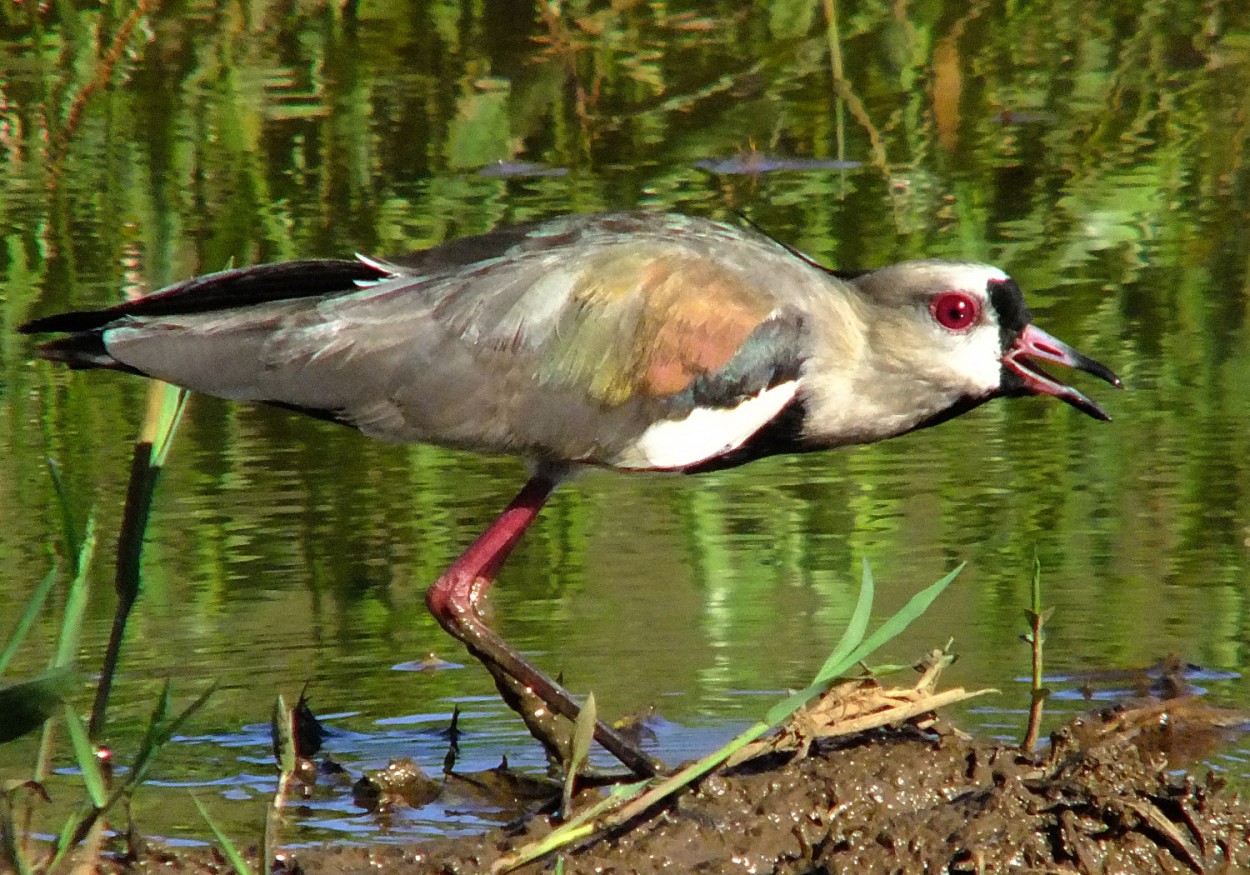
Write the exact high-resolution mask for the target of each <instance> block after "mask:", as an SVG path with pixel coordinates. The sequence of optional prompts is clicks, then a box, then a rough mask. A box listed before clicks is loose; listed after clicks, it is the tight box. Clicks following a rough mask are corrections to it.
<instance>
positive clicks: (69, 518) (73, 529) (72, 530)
mask: <svg viewBox="0 0 1250 875" xmlns="http://www.w3.org/2000/svg"><path fill="white" fill-rule="evenodd" d="M44 461H45V462H46V463H47V465H48V476H49V477H50V478H51V479H52V492H53V493H54V494H55V495H56V505H57V508H58V509H59V510H60V512H61V536H62V537H63V538H64V539H65V552H66V554H67V555H68V556H69V561H70V562H77V561H78V554H79V552H80V551H81V550H82V545H81V544H80V543H79V541H78V526H77V524H75V522H74V511H73V508H71V507H70V500H69V491H68V490H67V489H66V488H65V480H64V478H62V477H61V466H60V465H58V464H57V463H56V462H55V461H54V460H53V459H52V458H51V457H48V458H46V459H45V460H44ZM71 573H72V574H77V573H78V567H77V566H76V565H75V566H73V567H72V568H71Z"/></svg>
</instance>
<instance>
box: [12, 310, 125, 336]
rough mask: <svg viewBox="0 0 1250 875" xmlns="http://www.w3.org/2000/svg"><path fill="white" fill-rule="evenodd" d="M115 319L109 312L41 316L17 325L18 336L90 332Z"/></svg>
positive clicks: (83, 311) (91, 311)
mask: <svg viewBox="0 0 1250 875" xmlns="http://www.w3.org/2000/svg"><path fill="white" fill-rule="evenodd" d="M115 318H116V314H115V313H114V312H113V311H112V310H111V309H110V310H77V311H74V312H70V313H56V314H54V315H52V316H41V317H40V318H38V319H32V320H30V321H29V322H27V323H25V324H24V325H19V326H18V327H17V331H18V333H19V334H54V333H56V334H67V333H74V332H79V331H91V330H93V329H96V328H100V327H102V326H104V325H105V324H107V323H108V322H111V321H112V320H113V319H115Z"/></svg>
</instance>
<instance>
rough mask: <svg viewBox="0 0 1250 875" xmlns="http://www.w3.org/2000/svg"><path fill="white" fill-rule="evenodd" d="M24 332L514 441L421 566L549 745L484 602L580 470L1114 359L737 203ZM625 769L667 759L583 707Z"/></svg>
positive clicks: (82, 353) (1017, 296)
mask: <svg viewBox="0 0 1250 875" xmlns="http://www.w3.org/2000/svg"><path fill="white" fill-rule="evenodd" d="M19 330H20V331H22V332H24V333H26V334H49V333H55V334H59V335H60V336H59V337H56V338H54V339H51V340H48V341H45V342H44V343H43V344H42V345H41V346H40V347H39V349H38V354H39V355H40V356H42V357H43V358H46V359H50V360H53V361H57V362H62V363H64V364H66V365H68V366H69V367H71V368H79V369H92V368H102V369H109V370H115V371H124V372H128V373H131V374H138V375H141V376H144V377H150V378H154V379H159V380H163V381H166V382H168V383H172V384H175V385H178V386H182V387H185V388H186V389H189V390H191V391H193V392H200V393H204V394H208V395H214V396H218V397H221V398H226V399H232V400H237V401H246V402H260V403H264V404H269V405H274V406H277V407H280V408H286V409H288V410H294V411H298V412H300V413H304V414H308V415H311V416H314V417H317V418H320V419H324V420H330V421H332V422H336V423H341V424H343V425H346V426H350V427H352V428H355V429H357V430H359V431H361V432H363V433H364V434H365V435H368V436H370V437H373V438H378V439H381V440H383V441H389V442H398V443H408V442H419V443H430V444H438V445H442V446H445V447H451V448H455V449H461V450H470V451H474V452H478V453H484V454H492V455H508V456H515V457H519V458H521V459H522V460H524V461H525V462H526V463H527V465H528V469H529V477H528V479H527V480H526V481H525V483H524V485H523V486H522V487H521V489H520V491H519V492H518V493H517V495H516V497H515V498H514V499H513V500H512V501H511V503H510V504H508V506H507V507H506V508H504V510H503V511H502V512H501V513H500V515H499V516H498V517H497V518H496V520H495V521H494V522H493V523H491V524H490V525H489V526H488V527H487V528H486V530H485V531H484V532H483V533H482V534H481V536H480V537H479V538H478V539H477V540H476V541H474V542H473V543H472V544H471V545H470V546H469V547H468V548H466V549H465V551H464V552H463V553H462V554H461V555H460V557H459V558H457V559H456V560H455V561H454V562H453V563H452V564H451V566H450V567H448V568H447V570H446V571H444V572H443V574H442V575H441V576H440V577H439V578H438V579H437V580H436V581H435V582H434V583H433V584H432V585H431V586H430V588H429V590H428V592H427V595H426V603H427V606H428V607H429V609H430V611H431V612H432V614H433V615H434V617H435V618H436V619H437V621H438V623H439V624H440V625H441V626H442V627H443V628H444V629H445V630H446V631H447V632H449V633H450V634H451V635H452V636H454V637H455V638H457V639H459V640H460V641H461V642H462V643H463V644H464V645H465V646H466V648H467V649H468V650H469V652H470V653H471V654H472V655H473V656H475V657H476V658H477V659H478V660H479V661H480V662H481V663H482V664H483V665H484V666H485V667H486V668H487V669H488V670H489V671H490V673H491V674H492V675H493V676H494V679H495V682H496V686H497V687H498V688H499V690H500V692H501V694H502V695H503V697H504V698H505V700H506V701H507V702H508V704H509V705H510V706H511V707H512V708H513V709H515V710H516V711H517V712H518V713H519V714H520V715H521V716H522V718H523V719H524V720H525V722H526V724H527V726H528V728H529V729H530V731H531V733H532V734H533V735H534V736H535V737H536V738H538V740H539V741H540V742H542V743H543V745H544V746H545V747H546V749H547V750H548V752H549V753H551V754H552V755H553V756H559V755H561V754H562V753H563V752H564V751H566V750H567V744H568V741H567V739H568V726H569V725H570V724H569V723H568V721H573V720H575V719H576V718H577V715H578V712H579V705H578V701H577V699H576V698H575V697H574V696H573V695H572V694H571V693H569V692H568V691H567V690H566V689H565V688H564V687H563V685H562V684H560V683H558V682H557V681H556V680H553V679H552V678H551V677H550V676H548V675H547V674H546V673H544V672H543V671H542V670H541V669H539V668H538V667H536V666H534V665H533V664H531V663H530V662H529V661H528V660H526V659H525V658H524V657H523V656H522V655H521V654H520V653H519V652H518V651H517V650H516V649H515V648H513V647H512V646H511V645H509V644H508V643H507V642H506V641H504V640H503V639H502V638H501V637H500V636H499V635H498V634H497V633H496V632H495V631H494V630H493V629H491V628H490V626H489V625H488V624H487V623H486V621H485V620H484V618H483V616H482V614H481V610H480V606H481V604H482V600H483V598H484V597H485V595H486V593H487V591H488V590H489V588H490V586H491V584H492V583H493V581H494V580H495V577H496V576H497V574H498V572H499V570H500V568H501V566H502V565H503V564H504V561H505V560H506V559H507V557H508V555H509V554H510V553H511V551H512V550H513V548H514V547H515V546H516V544H517V542H518V541H519V540H520V539H521V537H522V536H523V535H524V534H525V531H526V530H527V529H528V528H529V527H530V525H531V524H532V523H533V522H534V520H535V518H536V517H537V516H538V515H539V513H540V511H541V510H542V508H543V506H544V505H545V504H546V502H547V500H548V498H549V497H550V495H551V494H552V492H553V491H554V490H555V489H556V488H557V487H558V486H559V485H560V484H561V483H563V482H565V481H567V480H568V479H570V478H571V477H572V476H573V475H575V474H576V473H577V472H578V471H579V470H583V469H586V468H606V469H615V470H618V471H623V472H657V471H658V472H680V473H687V474H698V473H702V472H707V471H715V470H719V469H723V468H730V467H735V466H738V465H742V464H746V463H749V462H751V461H754V460H756V459H760V458H764V457H768V456H774V455H778V454H797V453H808V452H813V451H819V450H828V449H833V448H836V447H842V446H846V445H851V444H866V443H872V442H874V441H879V440H883V439H887V438H891V437H895V436H898V435H902V434H906V433H908V432H912V431H916V430H918V429H923V428H928V427H930V426H934V425H937V424H939V423H941V422H944V421H946V420H949V419H951V418H953V417H955V416H959V415H961V414H963V413H966V412H968V411H970V410H972V409H974V408H976V407H978V406H980V405H981V404H984V403H985V402H988V401H990V400H992V399H995V398H999V397H1017V396H1026V395H1043V396H1052V397H1054V398H1057V399H1059V400H1061V401H1064V402H1066V403H1067V404H1069V405H1071V406H1072V407H1074V408H1076V409H1077V410H1080V411H1082V412H1083V413H1085V414H1087V415H1089V416H1091V417H1094V418H1095V419H1099V420H1108V419H1109V418H1110V417H1109V416H1108V415H1107V413H1106V412H1105V411H1104V410H1103V409H1102V408H1101V407H1099V406H1098V405H1097V404H1095V403H1094V402H1093V401H1091V400H1090V399H1089V398H1088V397H1087V396H1086V395H1084V394H1083V393H1082V392H1080V391H1079V390H1077V389H1075V388H1073V387H1071V386H1069V385H1066V384H1065V383H1063V382H1061V381H1059V380H1057V379H1056V378H1054V377H1053V376H1051V375H1050V374H1049V373H1047V371H1045V370H1043V368H1042V366H1041V364H1040V363H1043V362H1046V363H1053V364H1059V365H1065V366H1068V367H1071V368H1074V369H1078V370H1081V371H1085V372H1087V373H1089V374H1091V375H1093V376H1094V377H1097V378H1099V379H1102V380H1104V381H1106V382H1107V383H1110V384H1111V385H1113V386H1116V387H1119V386H1121V382H1120V380H1119V378H1118V377H1117V376H1116V375H1115V374H1114V373H1113V372H1112V371H1111V370H1110V369H1109V368H1108V367H1106V366H1105V365H1103V364H1101V363H1099V362H1098V361H1096V360H1094V359H1093V358H1090V357H1089V356H1086V355H1084V354H1083V353H1080V352H1078V351H1077V350H1075V349H1074V348H1072V347H1070V346H1068V345H1067V344H1065V343H1063V342H1062V341H1060V340H1058V339H1056V338H1055V337H1053V336H1052V335H1050V334H1048V333H1047V332H1045V331H1043V330H1042V329H1041V328H1039V327H1037V326H1036V325H1035V324H1033V319H1032V315H1031V314H1030V312H1029V309H1028V307H1027V305H1026V303H1025V300H1024V297H1023V294H1022V292H1021V290H1020V287H1019V285H1018V284H1017V283H1016V282H1015V281H1014V280H1013V279H1011V278H1010V277H1009V276H1008V275H1007V274H1006V273H1005V272H1003V271H1002V270H1000V269H999V268H996V267H992V266H990V265H986V264H979V263H974V262H965V261H950V260H939V259H923V260H914V261H904V262H901V263H897V264H892V265H885V266H882V267H878V268H875V269H868V270H836V269H832V268H828V267H826V266H824V265H822V264H821V263H819V262H818V261H816V260H815V259H813V258H811V257H809V256H807V255H806V254H804V253H803V252H802V251H800V250H798V249H797V248H795V247H793V246H790V245H787V244H784V243H781V242H779V241H777V240H776V239H774V238H773V237H771V236H769V235H768V234H766V233H764V232H763V231H761V230H759V229H757V228H756V227H754V226H753V225H751V224H749V223H727V222H720V221H714V220H711V219H706V218H700V217H695V216H689V215H682V214H677V213H662V212H653V211H625V212H614V213H599V214H581V215H570V216H561V217H556V218H551V219H546V220H540V221H536V222H529V223H525V224H518V225H512V226H505V227H500V228H497V229H495V230H492V231H489V232H487V233H484V234H478V235H474V236H468V237H463V238H459V239H453V240H450V241H448V242H445V243H442V244H440V245H436V246H433V247H432V248H429V249H425V250H422V251H419V252H416V253H413V254H410V255H406V256H401V257H396V258H389V259H382V258H373V257H369V256H364V255H357V256H356V257H355V258H351V259H306V260H298V261H290V262H280V263H272V264H261V265H256V266H251V267H242V268H235V269H230V270H225V271H221V272H218V273H211V274H207V275H203V276H198V277H195V278H192V279H188V280H186V281H184V282H181V283H178V284H175V285H173V286H170V287H168V288H166V289H163V290H161V291H158V292H155V293H153V294H150V295H147V296H145V297H140V298H137V299H134V300H130V301H127V302H125V303H121V304H117V305H115V306H110V307H106V308H103V309H95V310H85V311H72V312H67V313H60V314H57V315H52V316H46V317H43V318H37V319H34V320H33V321H30V322H28V323H26V324H25V325H23V326H21V328H20V329H19ZM594 735H595V738H596V740H597V741H598V742H599V743H600V744H601V745H602V746H603V747H604V748H606V749H607V750H608V751H609V752H610V753H611V754H612V755H614V756H615V757H616V758H617V759H618V760H620V761H621V762H622V763H623V764H624V765H625V766H626V767H627V768H628V769H629V770H630V771H631V772H633V773H635V774H637V775H640V776H649V775H654V774H656V773H658V772H660V771H661V770H662V769H663V768H664V766H663V764H662V763H661V762H660V761H659V760H657V759H655V758H654V757H652V756H651V755H649V754H648V753H646V752H644V751H642V750H641V749H640V748H639V747H638V746H637V745H635V744H634V743H633V742H631V741H629V740H628V739H626V738H625V737H623V736H622V734H621V733H619V732H618V731H617V730H615V729H614V728H613V727H612V726H610V725H608V724H607V723H606V722H603V721H600V722H598V723H597V725H596V727H595V733H594Z"/></svg>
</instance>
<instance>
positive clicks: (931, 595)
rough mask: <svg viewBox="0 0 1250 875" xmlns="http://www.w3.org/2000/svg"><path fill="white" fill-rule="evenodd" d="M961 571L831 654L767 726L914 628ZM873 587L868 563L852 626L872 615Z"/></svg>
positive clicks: (773, 712) (769, 717)
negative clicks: (861, 638)
mask: <svg viewBox="0 0 1250 875" xmlns="http://www.w3.org/2000/svg"><path fill="white" fill-rule="evenodd" d="M962 570H963V565H962V564H961V565H960V566H959V567H958V568H956V569H955V570H954V571H952V572H951V573H950V574H948V575H946V576H945V577H943V578H942V579H941V580H939V581H938V582H937V583H933V584H930V585H929V586H927V587H925V588H924V589H922V590H921V591H920V592H918V593H916V594H915V595H914V596H912V597H911V599H910V600H909V601H908V602H907V604H905V605H903V607H902V608H900V609H899V611H898V612H897V613H896V614H894V615H893V616H892V617H890V618H889V619H887V620H886V621H885V622H884V623H882V624H881V625H880V626H879V627H877V630H876V631H875V632H873V633H872V635H870V636H868V637H867V638H865V639H863V640H861V641H859V642H858V643H857V644H856V645H855V646H854V647H852V648H850V649H849V650H847V651H843V652H842V653H837V652H835V653H833V654H830V657H829V658H828V659H826V660H825V664H824V665H823V666H821V668H820V672H819V673H818V674H817V675H816V677H817V680H816V681H815V682H814V683H812V684H811V685H809V686H807V687H805V688H804V689H802V690H799V691H798V692H797V693H794V694H793V695H791V696H789V697H787V698H786V699H783V700H782V701H780V702H778V703H777V704H776V705H774V706H773V707H772V708H770V709H769V710H768V713H767V714H766V715H764V720H765V722H767V723H769V724H770V725H773V726H775V725H777V724H778V723H780V722H781V721H782V720H785V719H786V718H787V717H789V716H790V715H791V714H793V713H794V712H795V711H797V710H798V709H799V708H802V707H803V706H804V705H806V704H807V703H808V702H810V701H811V700H812V699H815V698H816V697H817V696H819V695H820V694H821V693H823V692H824V691H825V689H826V688H827V687H828V686H829V684H830V683H832V682H833V681H834V680H835V679H836V678H838V677H840V676H841V675H844V674H846V673H847V672H848V671H849V670H850V669H852V668H854V667H855V665H856V664H857V663H859V662H861V661H862V660H864V659H866V658H867V657H868V656H869V654H871V653H872V652H873V651H874V650H876V649H877V648H878V647H880V646H881V645H882V644H885V643H886V642H887V641H889V640H890V639H891V638H893V637H895V636H896V635H898V634H899V633H900V632H902V631H903V630H904V629H906V628H907V627H908V626H909V625H911V622H912V621H913V620H915V619H916V618H917V617H919V616H920V615H921V614H923V613H924V612H925V611H926V610H928V608H929V605H931V604H933V600H934V599H936V598H937V597H938V596H939V595H941V594H942V591H943V590H944V589H946V587H948V586H950V584H951V582H952V581H953V580H954V579H955V578H956V577H957V576H958V575H959V572H960V571H962ZM872 587H873V581H872V574H871V572H869V570H868V566H867V563H865V565H864V581H863V586H862V587H861V588H860V598H859V602H858V603H857V604H856V606H855V614H854V615H853V616H852V618H851V622H852V623H856V622H857V620H858V618H859V617H860V614H861V611H862V613H863V614H864V615H867V614H868V613H869V611H870V609H871V603H870V601H869V602H866V601H865V599H864V592H865V590H867V591H868V593H869V599H871V594H872ZM842 638H843V640H844V641H845V640H847V636H846V635H845V634H844V635H843V636H842ZM837 650H839V651H842V650H843V648H842V646H841V643H839V646H838V648H837ZM834 656H837V657H838V658H837V659H834Z"/></svg>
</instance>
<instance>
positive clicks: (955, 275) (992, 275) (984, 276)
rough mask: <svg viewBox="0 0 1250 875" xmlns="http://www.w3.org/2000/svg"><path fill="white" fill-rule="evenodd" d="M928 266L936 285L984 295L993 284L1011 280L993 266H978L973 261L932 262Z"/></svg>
mask: <svg viewBox="0 0 1250 875" xmlns="http://www.w3.org/2000/svg"><path fill="white" fill-rule="evenodd" d="M928 265H929V266H930V270H931V272H932V276H933V278H934V280H935V281H936V282H935V285H938V286H940V287H944V288H949V289H962V290H964V291H969V292H981V293H983V292H985V290H986V287H987V286H988V285H989V284H990V283H991V282H1004V281H1005V280H1008V279H1010V277H1008V276H1007V274H1006V273H1004V272H1003V271H1002V270H1001V269H999V268H997V267H994V265H992V264H978V263H977V262H973V261H931V262H928Z"/></svg>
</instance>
